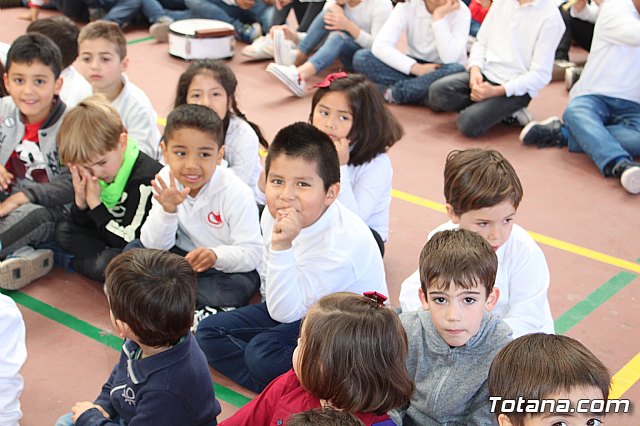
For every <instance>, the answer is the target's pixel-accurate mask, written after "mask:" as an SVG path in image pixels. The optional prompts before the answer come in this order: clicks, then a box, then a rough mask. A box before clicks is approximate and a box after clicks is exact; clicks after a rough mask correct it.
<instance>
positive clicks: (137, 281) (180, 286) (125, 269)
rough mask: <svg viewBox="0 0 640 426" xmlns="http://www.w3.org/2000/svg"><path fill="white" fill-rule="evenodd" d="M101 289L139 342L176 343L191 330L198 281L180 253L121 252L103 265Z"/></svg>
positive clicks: (166, 344)
mask: <svg viewBox="0 0 640 426" xmlns="http://www.w3.org/2000/svg"><path fill="white" fill-rule="evenodd" d="M105 289H106V293H107V296H108V298H109V306H110V308H111V312H113V316H114V318H115V319H117V320H120V321H123V322H125V323H127V324H128V325H129V327H130V328H131V330H132V331H133V332H134V333H135V334H136V336H137V337H138V338H139V339H140V342H139V343H141V344H143V345H147V346H151V347H160V346H170V345H175V344H176V343H177V342H178V341H179V340H180V338H182V337H183V336H186V334H187V333H188V332H189V330H190V328H191V325H192V323H193V312H194V310H195V307H196V292H197V283H196V275H195V272H194V271H193V268H191V265H189V262H187V261H186V260H185V258H184V257H182V256H178V255H177V254H173V253H169V252H167V251H166V250H153V249H133V250H128V251H125V252H124V253H122V254H119V255H118V256H116V257H115V258H114V259H113V260H112V261H111V263H109V266H107V269H106V271H105Z"/></svg>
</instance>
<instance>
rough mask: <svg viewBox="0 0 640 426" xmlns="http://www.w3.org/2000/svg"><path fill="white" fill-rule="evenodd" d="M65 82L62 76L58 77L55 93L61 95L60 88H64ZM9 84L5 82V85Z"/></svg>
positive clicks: (54, 88) (54, 87)
mask: <svg viewBox="0 0 640 426" xmlns="http://www.w3.org/2000/svg"><path fill="white" fill-rule="evenodd" d="M63 84H64V79H63V78H62V77H58V79H57V80H56V82H55V83H54V85H53V94H54V95H59V94H60V89H62V85H63ZM6 86H7V85H6V84H5V87H6Z"/></svg>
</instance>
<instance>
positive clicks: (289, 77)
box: [267, 63, 306, 97]
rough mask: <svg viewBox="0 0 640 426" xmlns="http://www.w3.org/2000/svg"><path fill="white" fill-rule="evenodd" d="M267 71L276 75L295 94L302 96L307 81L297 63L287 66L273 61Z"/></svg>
mask: <svg viewBox="0 0 640 426" xmlns="http://www.w3.org/2000/svg"><path fill="white" fill-rule="evenodd" d="M267 72H268V73H271V74H273V75H275V76H276V78H277V79H278V80H280V81H281V82H282V83H284V85H285V86H287V88H288V89H289V90H291V92H293V94H294V95H296V96H297V97H302V94H303V93H304V88H305V86H306V83H305V81H304V80H303V79H302V77H301V76H300V74H299V73H298V69H297V68H296V66H295V65H289V66H285V65H278V64H274V63H271V64H269V65H268V66H267Z"/></svg>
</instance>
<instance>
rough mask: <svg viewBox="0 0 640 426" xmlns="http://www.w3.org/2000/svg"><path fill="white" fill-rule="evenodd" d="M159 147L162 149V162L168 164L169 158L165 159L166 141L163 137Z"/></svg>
mask: <svg viewBox="0 0 640 426" xmlns="http://www.w3.org/2000/svg"><path fill="white" fill-rule="evenodd" d="M160 149H161V150H162V159H163V160H164V164H169V160H168V159H167V142H166V141H165V140H164V139H162V140H161V141H160Z"/></svg>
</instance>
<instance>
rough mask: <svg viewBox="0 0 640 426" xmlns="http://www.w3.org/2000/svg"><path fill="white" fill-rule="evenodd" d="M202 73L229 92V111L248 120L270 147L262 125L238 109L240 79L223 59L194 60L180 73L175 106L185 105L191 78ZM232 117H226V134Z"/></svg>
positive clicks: (259, 136)
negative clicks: (237, 95) (237, 94)
mask: <svg viewBox="0 0 640 426" xmlns="http://www.w3.org/2000/svg"><path fill="white" fill-rule="evenodd" d="M200 74H209V75H211V76H212V77H213V78H214V79H215V80H216V81H217V82H218V83H220V85H221V86H222V87H223V88H224V91H225V92H226V93H227V98H228V99H230V100H231V107H230V108H229V111H230V112H231V113H233V114H235V115H236V116H238V117H240V118H241V119H243V120H244V121H246V122H247V123H248V124H249V126H251V128H252V129H253V131H254V132H256V135H258V140H259V141H260V145H262V146H263V147H264V148H269V143H268V142H267V140H266V139H265V138H264V135H263V134H262V131H261V130H260V127H258V125H257V124H255V123H253V122H251V121H249V120H248V119H247V117H246V116H245V115H244V114H243V113H242V111H240V110H239V109H238V102H237V101H236V88H237V87H238V80H237V79H236V76H235V74H234V73H233V71H231V68H229V66H228V65H227V64H225V63H224V62H223V61H220V60H213V59H199V60H197V61H193V62H192V63H191V65H189V68H187V69H186V71H185V72H183V73H182V74H181V75H180V79H179V80H178V87H177V88H176V100H175V102H174V103H173V107H174V108H176V107H179V106H180V105H184V104H186V103H187V93H188V92H189V86H190V85H191V80H193V78H194V77H195V76H196V75H200ZM230 120H231V118H230V117H229V114H227V116H226V117H225V118H224V120H223V122H224V132H225V135H226V133H227V129H228V128H229V121H230Z"/></svg>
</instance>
